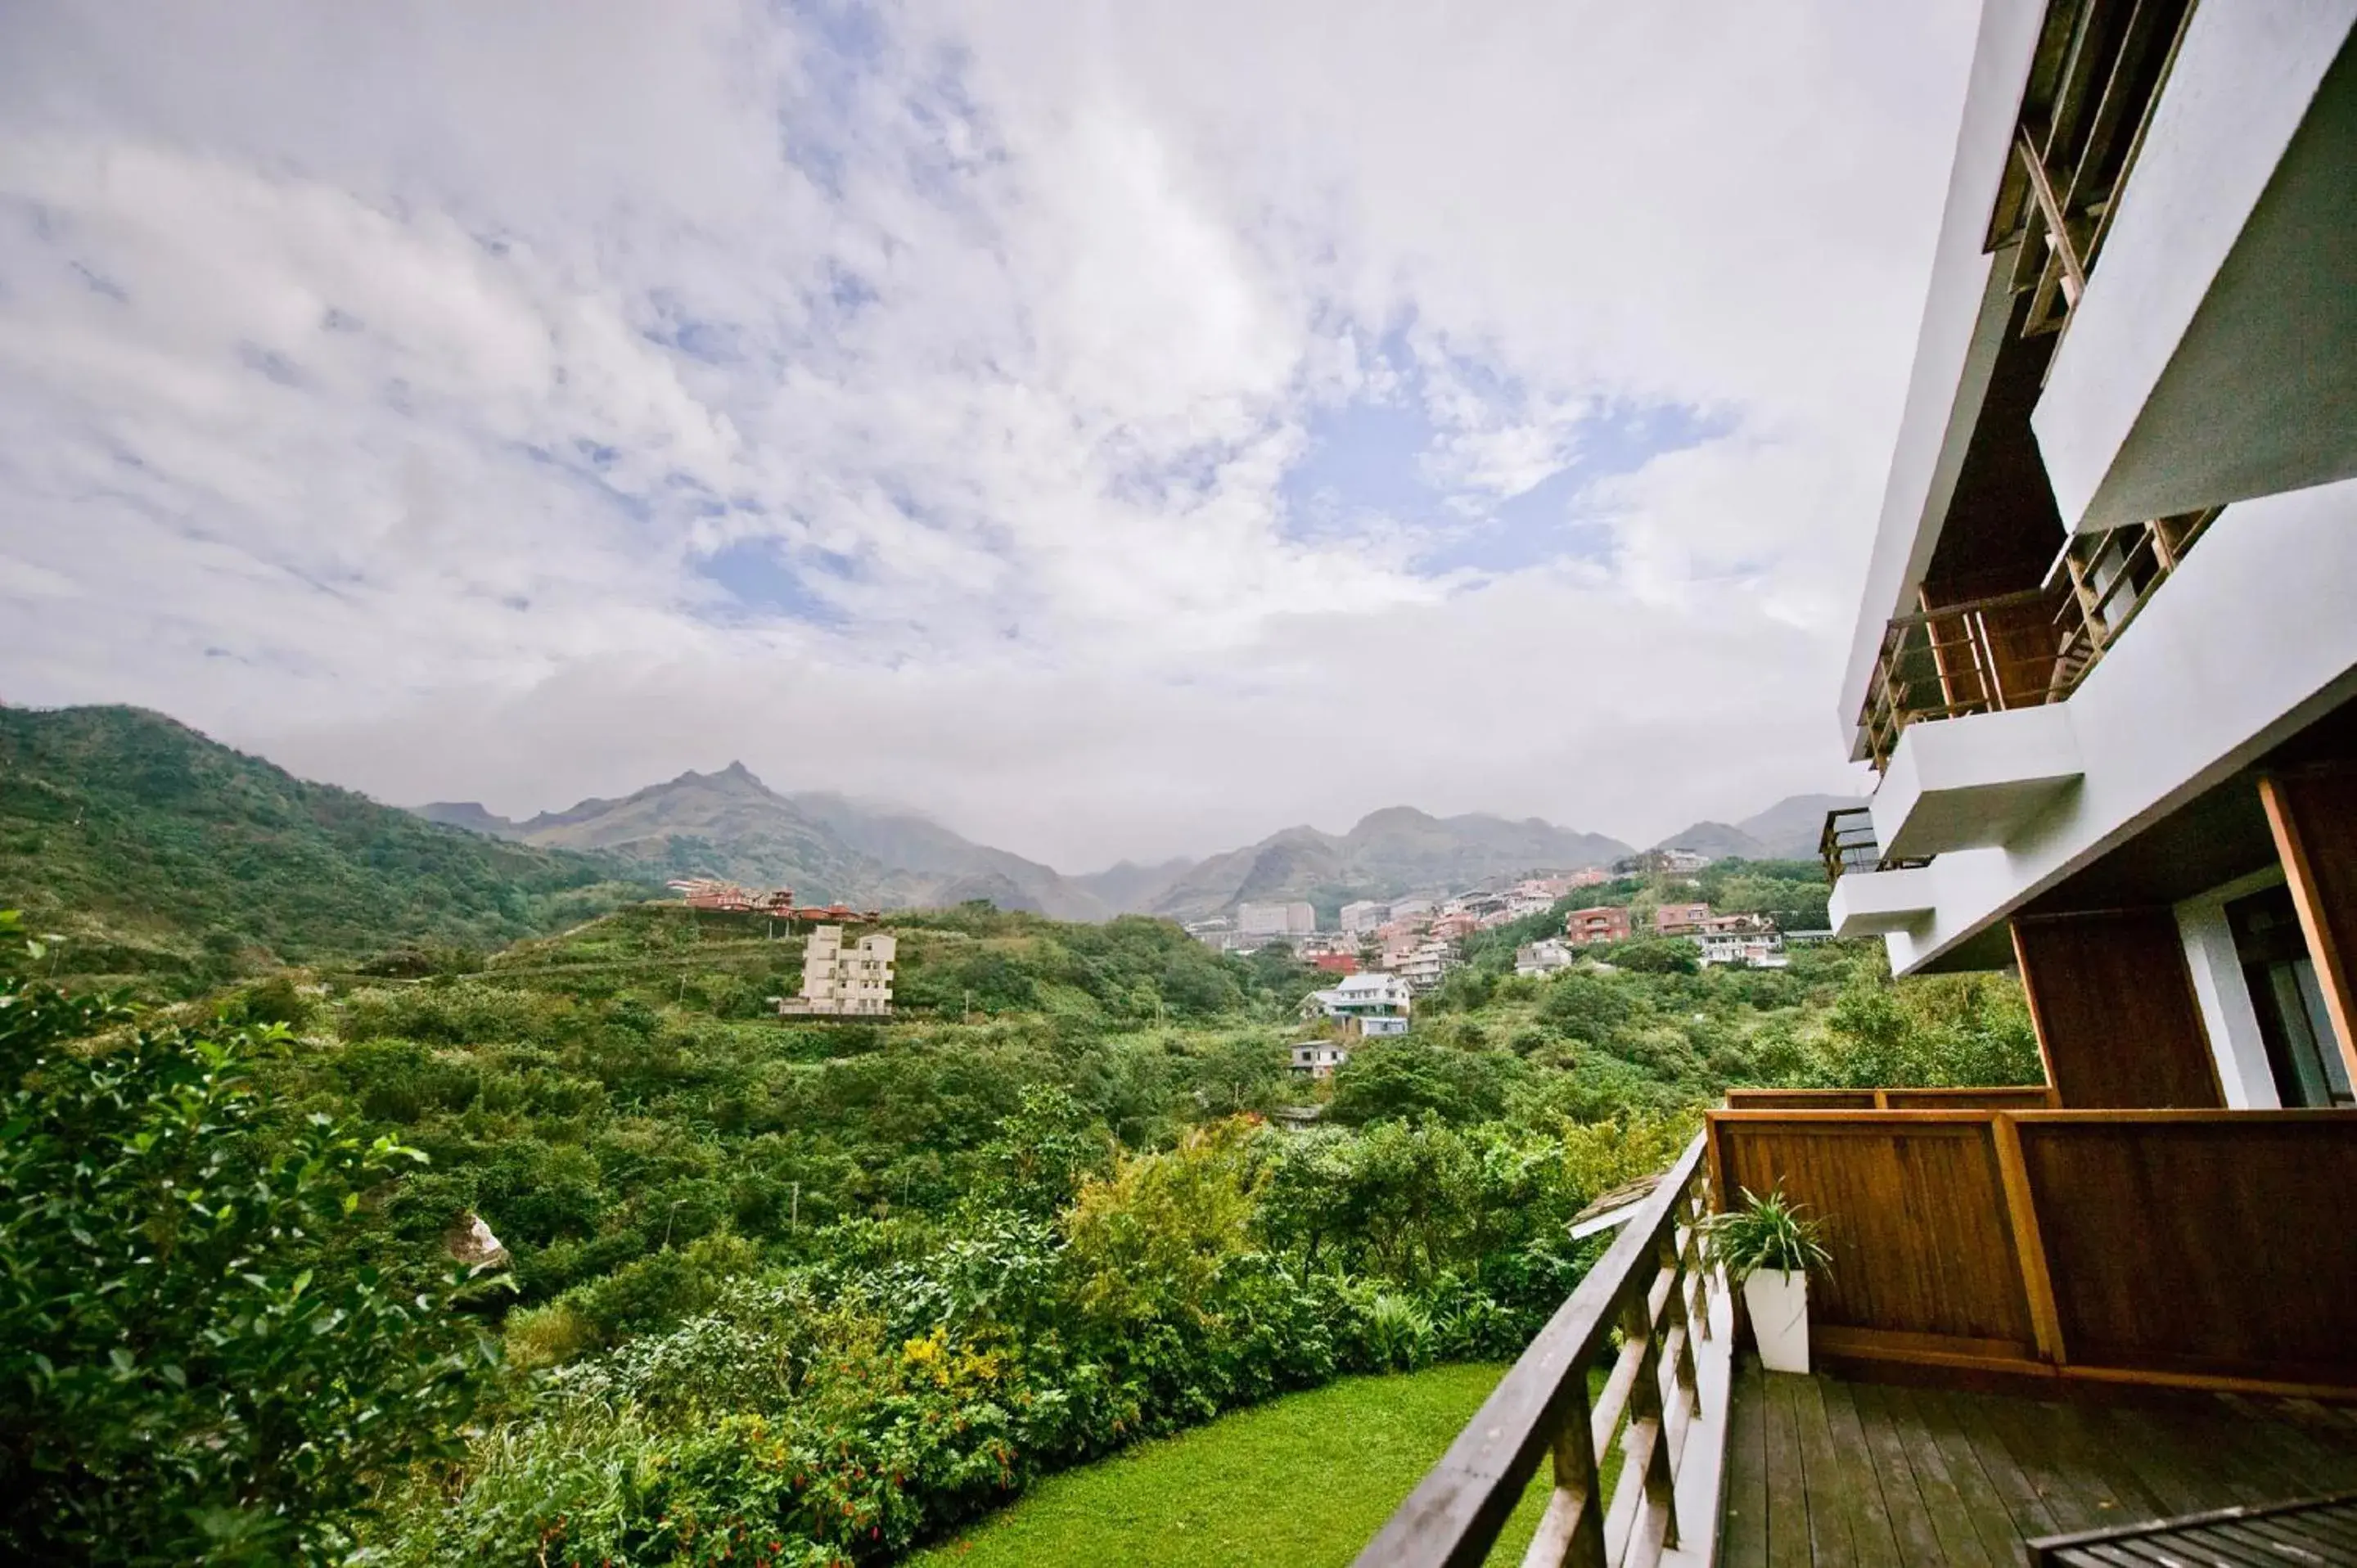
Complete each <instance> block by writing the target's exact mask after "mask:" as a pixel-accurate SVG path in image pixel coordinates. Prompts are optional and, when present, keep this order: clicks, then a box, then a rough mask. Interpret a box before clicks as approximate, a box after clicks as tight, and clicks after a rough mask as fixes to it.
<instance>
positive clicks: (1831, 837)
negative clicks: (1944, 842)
mask: <svg viewBox="0 0 2357 1568" xmlns="http://www.w3.org/2000/svg"><path fill="white" fill-rule="evenodd" d="M1817 857H1818V858H1819V859H1820V860H1822V861H1824V866H1825V882H1826V884H1827V885H1828V886H1830V885H1832V884H1834V883H1836V882H1839V881H1840V880H1841V879H1842V877H1843V876H1844V875H1846V874H1847V873H1849V872H1853V871H1899V870H1902V869H1904V868H1906V867H1908V866H1914V865H1931V864H1932V863H1931V862H1930V861H1929V860H1928V859H1914V858H1901V857H1895V856H1892V855H1887V854H1883V853H1882V843H1881V841H1880V840H1879V839H1878V838H1877V837H1876V836H1875V831H1874V812H1873V811H1872V809H1871V808H1869V807H1866V806H1837V807H1835V809H1834V810H1832V811H1827V812H1826V813H1825V826H1824V832H1822V833H1820V834H1819V835H1818V836H1817Z"/></svg>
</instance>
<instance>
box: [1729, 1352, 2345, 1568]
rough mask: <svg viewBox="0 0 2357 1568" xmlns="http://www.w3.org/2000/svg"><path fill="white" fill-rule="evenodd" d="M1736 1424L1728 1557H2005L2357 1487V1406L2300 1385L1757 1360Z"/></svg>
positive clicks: (1763, 1560) (1804, 1560)
mask: <svg viewBox="0 0 2357 1568" xmlns="http://www.w3.org/2000/svg"><path fill="white" fill-rule="evenodd" d="M1729 1423H1730V1431H1729V1434H1728V1443H1727V1494H1726V1503H1725V1507H1724V1511H1723V1513H1722V1516H1721V1520H1720V1528H1719V1560H1720V1561H1721V1562H1722V1563H1726V1564H1727V1568H1770V1565H1773V1568H1803V1564H1808V1565H1824V1568H1833V1565H1835V1564H1841V1565H1849V1564H1855V1565H1857V1568H1882V1565H1885V1564H1900V1565H1904V1568H1915V1565H1916V1564H1922V1563H1929V1564H1937V1563H1953V1564H1958V1565H1961V1568H2007V1564H2011V1563H2020V1562H2022V1561H2024V1552H2023V1549H2022V1542H2023V1541H2027V1540H2029V1539H2031V1538H2033V1537H2036V1536H2041V1535H2053V1534H2056V1533H2059V1532H2061V1531H2064V1530H2095V1529H2100V1528H2103V1527H2105V1526H2109V1525H2118V1524H2127V1523H2131V1522H2133V1521H2136V1520H2144V1519H2154V1518H2164V1517H2171V1516H2175V1515H2179V1514H2188V1513H2196V1512H2200V1511H2201V1510H2204V1509H2217V1508H2225V1507H2228V1506H2231V1505H2233V1504H2237V1503H2260V1502H2280V1501H2285V1500H2287V1499H2290V1498H2301V1497H2313V1496H2317V1495H2319V1494H2322V1493H2327V1492H2336V1491H2345V1490H2349V1489H2352V1488H2357V1411H2352V1410H2348V1409H2338V1408H2328V1407H2325V1406H2322V1405H2318V1404H2313V1403H2309V1402H2302V1401H2296V1400H2294V1401H2285V1400H2252V1399H2243V1398H2238V1397H2233V1396H2220V1397H2209V1398H2202V1397H2192V1396H2189V1397H2187V1398H2185V1399H2182V1400H2178V1401H2172V1402H2169V1403H2166V1404H2161V1405H2155V1406H2146V1405H2142V1404H2092V1403H2062V1402H2044V1401H2038V1400H2027V1399H2007V1398H2001V1397H1998V1396H1996V1395H1990V1394H1970V1393H1959V1392H1952V1391H1943V1390H1936V1389H1914V1388H1895V1387H1888V1386H1884V1385H1880V1384H1874V1383H1846V1382H1842V1381H1839V1380H1835V1379H1832V1378H1826V1377H1813V1378H1796V1377H1787V1376H1784V1375H1782V1374H1781V1373H1767V1372H1762V1371H1761V1370H1760V1365H1759V1363H1758V1362H1757V1361H1756V1360H1749V1359H1747V1360H1746V1361H1745V1363H1744V1365H1743V1367H1742V1369H1740V1370H1739V1371H1738V1374H1737V1377H1736V1383H1735V1400H1734V1408H1733V1410H1732V1411H1731V1412H1730V1414H1729Z"/></svg>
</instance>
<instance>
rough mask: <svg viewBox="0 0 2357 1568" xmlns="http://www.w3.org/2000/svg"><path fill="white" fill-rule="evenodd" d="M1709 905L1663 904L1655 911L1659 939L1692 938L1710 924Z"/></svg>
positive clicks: (1654, 917) (1655, 930) (1655, 931)
mask: <svg viewBox="0 0 2357 1568" xmlns="http://www.w3.org/2000/svg"><path fill="white" fill-rule="evenodd" d="M1710 919H1711V915H1710V906H1709V905H1707V904H1663V905H1662V906H1661V907H1660V908H1656V909H1655V910H1654V911H1653V934H1654V935H1655V936H1657V937H1690V936H1693V935H1694V934H1695V932H1696V931H1699V930H1702V929H1705V928H1706V927H1707V926H1709V924H1710Z"/></svg>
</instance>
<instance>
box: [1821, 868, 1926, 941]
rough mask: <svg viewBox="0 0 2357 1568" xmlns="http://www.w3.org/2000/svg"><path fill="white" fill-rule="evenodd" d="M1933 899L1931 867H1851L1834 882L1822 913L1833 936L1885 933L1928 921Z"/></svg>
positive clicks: (1870, 935) (1905, 929) (1879, 935)
mask: <svg viewBox="0 0 2357 1568" xmlns="http://www.w3.org/2000/svg"><path fill="white" fill-rule="evenodd" d="M1937 907H1938V906H1937V902H1936V900H1935V899H1934V898H1933V897H1932V868H1931V867H1930V866H1928V865H1917V866H1910V867H1908V868H1907V869H1905V870H1903V871H1853V872H1851V873H1849V874H1848V875H1846V876H1844V877H1843V878H1842V879H1841V880H1840V881H1838V882H1836V883H1835V884H1834V893H1833V897H1832V898H1830V899H1829V900H1827V902H1826V905H1825V916H1826V919H1827V921H1828V922H1829V923H1830V924H1831V925H1832V927H1833V930H1834V935H1835V936H1837V937H1887V936H1889V935H1890V934H1892V933H1893V932H1897V931H1911V930H1914V929H1917V928H1918V927H1921V926H1923V925H1926V924H1928V923H1929V922H1930V921H1931V918H1932V910H1933V909H1934V908H1937Z"/></svg>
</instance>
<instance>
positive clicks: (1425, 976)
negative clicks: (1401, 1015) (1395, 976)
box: [1398, 941, 1464, 992]
mask: <svg viewBox="0 0 2357 1568" xmlns="http://www.w3.org/2000/svg"><path fill="white" fill-rule="evenodd" d="M1463 962H1464V960H1462V959H1460V958H1458V956H1457V944H1456V943H1454V942H1444V941H1428V942H1419V943H1418V944H1417V945H1416V946H1415V949H1414V950H1411V951H1410V952H1409V953H1408V954H1407V956H1406V957H1405V958H1404V959H1402V960H1401V961H1400V963H1399V967H1398V973H1399V977H1400V978H1401V979H1402V980H1404V981H1405V982H1407V985H1408V989H1409V990H1411V991H1419V992H1422V991H1429V990H1431V989H1432V988H1433V987H1434V986H1436V985H1438V984H1439V983H1441V982H1442V981H1443V980H1444V979H1446V978H1448V972H1449V971H1450V970H1452V969H1456V968H1458V967H1459V966H1460V965H1461V964H1462V963H1463Z"/></svg>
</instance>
